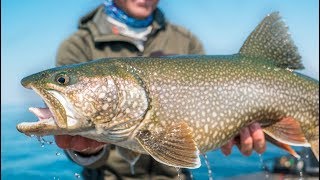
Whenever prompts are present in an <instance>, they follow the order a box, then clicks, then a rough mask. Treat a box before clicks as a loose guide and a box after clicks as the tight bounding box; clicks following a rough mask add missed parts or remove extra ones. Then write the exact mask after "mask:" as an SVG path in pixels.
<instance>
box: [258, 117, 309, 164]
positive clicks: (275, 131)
mask: <svg viewBox="0 0 320 180" xmlns="http://www.w3.org/2000/svg"><path fill="white" fill-rule="evenodd" d="M263 131H264V132H265V134H266V139H267V140H268V141H269V142H271V143H272V144H274V145H276V146H278V147H280V148H282V149H284V150H286V151H288V152H289V153H290V154H291V155H293V156H295V157H297V158H299V157H300V156H299V155H298V154H297V153H296V152H295V151H294V150H293V149H292V148H291V147H290V145H292V146H306V147H309V146H310V144H309V143H308V142H307V139H306V138H305V136H304V134H303V132H302V130H301V127H300V124H299V122H298V121H296V120H295V119H293V118H291V117H287V118H283V119H281V120H280V121H278V122H277V123H275V124H273V125H271V126H268V127H265V128H263Z"/></svg>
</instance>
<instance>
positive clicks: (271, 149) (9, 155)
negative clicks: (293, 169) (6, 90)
mask: <svg viewBox="0 0 320 180" xmlns="http://www.w3.org/2000/svg"><path fill="white" fill-rule="evenodd" d="M36 119H37V118H36V117H35V116H34V115H33V114H32V113H30V112H29V111H28V106H2V107H1V179H14V180H20V179H60V180H64V179H67V180H69V179H70V180H72V179H82V178H81V175H80V177H79V176H78V174H81V169H82V168H81V167H80V166H78V165H76V164H74V163H72V162H71V161H69V160H68V159H67V158H66V156H65V155H64V153H63V151H62V150H61V149H59V148H58V147H57V146H56V145H55V144H54V143H53V144H51V145H50V144H45V145H44V146H43V147H42V146H41V144H40V142H39V141H38V140H37V139H36V138H35V137H28V136H25V135H24V134H21V133H19V132H18V131H17V130H16V127H15V126H16V124H17V123H20V122H22V121H35V120H36ZM44 138H45V139H46V140H48V141H53V138H52V137H51V136H48V137H44ZM295 149H296V150H299V148H295ZM285 154H287V153H286V152H284V151H283V150H280V149H279V148H277V147H275V146H273V145H271V144H268V145H267V152H265V153H264V154H263V158H264V160H265V161H266V162H268V160H270V159H272V158H275V157H279V156H282V155H285ZM207 156H208V159H209V162H210V165H211V169H212V171H213V176H214V179H224V178H227V177H230V176H236V175H241V174H247V173H255V172H261V171H262V168H261V165H262V164H261V163H260V159H259V156H258V154H256V153H254V154H252V155H251V156H250V157H245V156H242V155H241V154H240V153H239V151H238V149H237V148H234V149H233V153H232V154H231V155H230V156H228V157H225V156H224V155H223V154H222V153H221V151H220V150H215V151H212V152H210V153H208V154H207ZM269 162H270V161H269ZM271 165H272V164H270V163H268V164H267V166H271ZM192 173H193V177H194V179H196V180H197V179H208V173H207V167H206V165H205V161H204V160H203V158H202V166H201V167H200V168H198V169H196V170H192Z"/></svg>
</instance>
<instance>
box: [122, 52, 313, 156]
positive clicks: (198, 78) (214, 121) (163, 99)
mask: <svg viewBox="0 0 320 180" xmlns="http://www.w3.org/2000/svg"><path fill="white" fill-rule="evenodd" d="M121 62H122V63H126V64H129V65H130V66H131V67H134V68H136V69H138V70H137V73H138V74H139V75H140V77H142V79H143V81H144V83H145V87H146V88H147V91H148V92H149V98H150V99H151V103H150V104H151V106H152V111H153V112H154V114H153V116H152V118H151V119H150V120H148V121H146V120H145V121H144V122H143V123H145V124H146V125H145V126H146V128H147V129H148V126H150V127H151V128H150V129H152V127H158V128H161V127H162V128H165V127H166V126H168V125H169V124H170V123H171V122H176V121H186V122H188V124H189V125H190V127H192V130H193V132H194V137H195V141H196V142H197V144H198V146H199V147H200V151H201V152H206V151H207V150H209V149H213V148H217V147H219V146H221V145H222V143H223V142H226V140H227V139H230V137H233V136H234V135H235V134H236V133H238V129H239V128H241V127H244V126H247V125H248V124H250V123H251V122H252V121H254V120H257V119H280V118H282V117H285V116H292V117H294V118H295V119H297V120H300V121H303V120H304V119H299V118H298V117H300V116H301V114H303V113H304V112H314V111H316V108H317V104H318V101H317V98H314V97H318V93H319V91H318V84H316V83H314V82H313V81H310V82H306V81H305V80H304V79H303V78H301V77H300V76H298V75H293V73H292V72H291V71H289V70H285V69H281V70H277V71H275V70H274V69H275V68H276V67H275V66H272V65H265V66H264V65H262V66H261V65H260V67H259V68H257V63H256V62H257V59H254V60H250V59H246V58H245V57H239V56H233V57H232V58H231V57H230V56H226V57H225V58H224V57H223V56H218V57H215V56H206V57H205V58H202V57H201V56H198V57H197V56H195V57H190V56H188V57H176V58H161V59H157V58H154V59H152V60H144V59H143V58H142V59H133V60H130V59H129V60H128V59H124V60H122V61H121ZM225 67H228V68H227V70H226V68H225ZM268 68H269V69H268ZM163 72H165V73H163ZM273 97H277V98H276V99H274V98H273ZM309 99H310V100H311V99H315V100H314V101H313V102H310V101H309ZM235 100H240V101H235ZM287 107H290V108H291V109H290V110H288V108H287ZM310 108H311V109H310ZM270 112H272V113H270ZM249 119H250V121H248V120H249ZM306 119H312V115H311V114H310V115H308V117H306ZM309 122H310V123H309V124H306V125H305V126H306V129H308V128H310V127H315V126H318V121H316V120H315V121H310V120H309ZM311 122H313V123H311ZM303 124H304V123H303ZM208 127H210V128H208ZM231 127H232V128H231ZM209 129H210V130H209ZM225 129H230V131H227V132H226V131H225ZM214 132H217V133H216V136H215V137H214V136H207V134H211V135H212V134H213V133H214ZM207 137H209V142H214V143H213V144H212V145H211V146H208V145H207V144H206V143H205V142H206V139H207Z"/></svg>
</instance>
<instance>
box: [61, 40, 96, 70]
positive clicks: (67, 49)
mask: <svg viewBox="0 0 320 180" xmlns="http://www.w3.org/2000/svg"><path fill="white" fill-rule="evenodd" d="M91 54H92V53H91V51H90V48H89V45H88V43H86V42H85V40H84V38H83V37H81V36H79V35H77V34H74V35H72V36H71V37H70V38H68V39H67V40H65V41H63V42H62V44H61V45H60V47H59V48H58V52H57V55H56V66H62V65H68V64H77V63H81V62H87V61H88V60H91V59H92V55H91Z"/></svg>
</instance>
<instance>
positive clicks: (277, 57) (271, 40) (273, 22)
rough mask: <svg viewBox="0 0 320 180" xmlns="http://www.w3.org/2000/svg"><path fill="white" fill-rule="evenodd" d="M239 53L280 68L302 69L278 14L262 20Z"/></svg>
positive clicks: (295, 48) (294, 48) (286, 29)
mask: <svg viewBox="0 0 320 180" xmlns="http://www.w3.org/2000/svg"><path fill="white" fill-rule="evenodd" d="M239 53H240V54H241V55H244V56H248V57H260V58H265V59H268V60H270V61H272V62H273V63H274V64H275V65H276V66H278V67H281V68H290V69H303V68H304V67H303V65H302V63H301V56H300V55H299V53H298V50H297V47H296V46H295V45H294V43H293V41H292V39H291V37H290V35H289V34H288V27H286V25H285V23H284V22H283V21H282V20H281V17H280V16H279V13H278V12H274V13H271V14H270V15H268V16H267V17H265V18H264V19H263V21H262V22H261V23H260V24H259V25H258V26H257V27H256V28H255V30H254V31H253V32H252V33H251V34H250V36H249V37H248V38H247V40H246V41H245V43H244V44H243V46H242V47H241V49H240V52H239Z"/></svg>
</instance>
